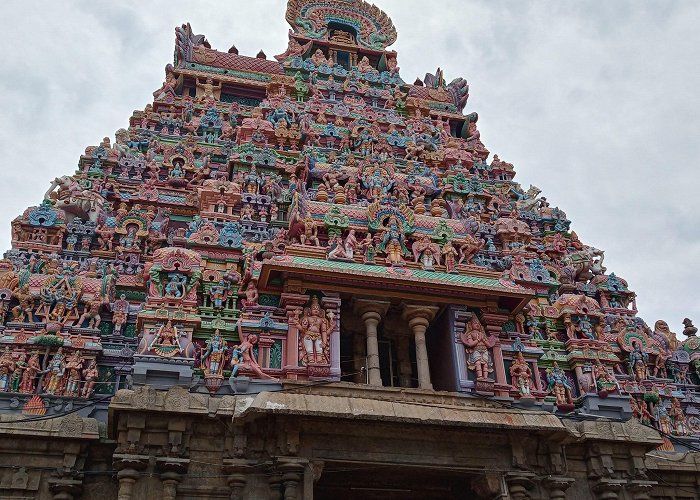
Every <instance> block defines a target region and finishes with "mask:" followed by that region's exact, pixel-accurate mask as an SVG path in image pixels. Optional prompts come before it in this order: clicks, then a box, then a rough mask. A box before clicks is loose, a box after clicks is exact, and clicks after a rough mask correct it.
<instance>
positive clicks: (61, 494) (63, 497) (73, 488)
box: [49, 479, 83, 500]
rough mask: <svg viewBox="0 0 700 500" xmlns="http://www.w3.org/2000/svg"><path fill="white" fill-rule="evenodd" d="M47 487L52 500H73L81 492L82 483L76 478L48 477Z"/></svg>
mask: <svg viewBox="0 0 700 500" xmlns="http://www.w3.org/2000/svg"><path fill="white" fill-rule="evenodd" d="M49 489H50V490H51V493H53V500H73V499H74V498H77V497H78V496H79V495H80V493H81V492H82V490H83V484H82V481H79V480H76V479H50V480H49Z"/></svg>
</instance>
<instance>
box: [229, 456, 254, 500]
mask: <svg viewBox="0 0 700 500" xmlns="http://www.w3.org/2000/svg"><path fill="white" fill-rule="evenodd" d="M223 465H224V467H223V470H224V473H225V474H227V477H226V481H227V482H228V486H229V488H230V489H231V495H230V496H229V498H230V499H231V500H244V499H245V497H244V496H243V495H244V492H245V485H246V483H247V482H248V476H247V473H248V471H249V470H250V467H251V466H252V465H253V463H252V462H250V461H248V460H243V459H239V458H227V459H225V460H224V463H223Z"/></svg>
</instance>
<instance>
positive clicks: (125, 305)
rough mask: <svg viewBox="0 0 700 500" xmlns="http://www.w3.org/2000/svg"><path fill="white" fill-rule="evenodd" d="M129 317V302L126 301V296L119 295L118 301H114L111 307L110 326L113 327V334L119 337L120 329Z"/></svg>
mask: <svg viewBox="0 0 700 500" xmlns="http://www.w3.org/2000/svg"><path fill="white" fill-rule="evenodd" d="M128 316H129V302H128V301H127V300H126V295H124V294H123V293H122V294H121V295H119V299H117V300H115V301H114V304H113V305H112V324H113V325H114V330H113V332H112V333H113V334H114V335H121V334H122V329H123V328H124V325H125V324H126V321H127V319H128Z"/></svg>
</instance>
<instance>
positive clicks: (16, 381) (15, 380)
mask: <svg viewBox="0 0 700 500" xmlns="http://www.w3.org/2000/svg"><path fill="white" fill-rule="evenodd" d="M26 369H27V355H26V354H25V353H23V352H22V353H20V355H19V358H17V361H16V362H15V369H14V370H13V372H12V377H10V391H12V392H19V386H20V384H21V382H22V376H23V374H24V370H26Z"/></svg>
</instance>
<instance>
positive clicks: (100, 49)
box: [0, 0, 700, 330]
mask: <svg viewBox="0 0 700 500" xmlns="http://www.w3.org/2000/svg"><path fill="white" fill-rule="evenodd" d="M375 3H377V4H378V5H379V7H380V8H383V9H384V10H385V11H386V12H387V13H388V14H389V15H390V16H391V17H392V19H393V20H394V23H395V25H396V26H397V29H398V32H399V38H398V41H397V43H396V44H395V45H394V47H392V48H394V49H395V50H397V51H398V52H399V65H400V66H401V73H402V76H403V78H404V79H405V80H406V81H409V82H412V81H413V80H414V79H415V78H416V77H421V78H422V77H423V75H424V74H425V73H426V72H427V71H429V72H433V71H434V70H435V69H436V68H437V67H438V66H440V67H442V68H443V70H444V71H445V76H446V78H447V79H448V80H450V79H452V78H456V77H458V76H463V77H465V78H467V79H468V81H469V83H470V94H471V97H470V101H469V104H468V110H469V111H478V112H479V116H480V119H479V128H480V130H481V134H482V138H483V139H484V142H485V143H486V145H487V146H488V147H489V149H490V150H491V151H492V152H495V153H498V154H499V156H501V157H502V158H503V159H505V160H507V161H510V162H513V163H514V164H515V166H516V169H517V171H518V175H517V177H516V180H518V181H519V182H521V183H522V184H524V185H529V184H530V183H532V184H535V185H537V186H539V187H541V188H542V189H543V190H544V193H543V194H544V195H545V196H546V197H547V199H548V200H549V201H550V202H551V203H552V204H556V205H558V206H559V207H560V208H562V209H563V210H564V211H565V212H566V213H567V215H568V216H569V218H570V219H571V220H572V221H573V224H572V227H573V229H574V230H576V232H577V233H578V234H579V236H580V237H581V238H582V239H583V240H584V241H586V242H588V243H590V244H593V245H595V246H597V247H599V248H604V249H606V250H607V252H606V265H607V266H608V269H609V270H610V271H615V273H616V274H618V275H620V276H623V277H624V278H626V279H627V280H628V281H629V283H630V286H631V287H632V288H633V289H634V290H636V291H637V293H638V296H639V299H638V306H639V308H640V315H641V316H642V317H643V318H644V319H645V320H646V321H647V322H652V323H653V321H654V320H656V319H658V318H664V319H666V320H667V321H668V322H669V324H671V325H672V326H673V328H675V329H676V330H680V321H681V319H682V318H683V317H684V316H690V317H695V318H696V319H697V320H700V303H699V301H698V299H697V291H696V290H697V288H698V287H697V284H696V280H697V279H698V277H699V274H700V273H699V272H698V271H699V269H700V264H699V262H700V224H698V222H697V220H696V213H697V208H696V205H697V201H696V200H697V198H698V196H697V190H698V184H699V181H700V174H699V173H698V169H697V161H698V160H697V159H698V158H699V157H700V143H699V142H698V140H697V138H698V137H699V136H700V118H699V117H700V94H698V92H697V88H700V69H699V68H698V66H697V64H696V61H698V60H700V57H699V56H700V30H698V29H697V26H698V25H700V4H697V3H696V2H685V1H652V0H649V1H644V2H637V1H631V0H630V1H616V2H600V1H583V2H580V1H573V0H569V1H556V2H555V1H544V2H511V1H485V0H484V1H463V0H444V1H440V2H430V3H429V2H425V1H424V0H375ZM285 4H286V2H284V1H283V0H264V1H256V2H249V1H244V0H230V1H228V2H205V1H188V2H186V1H183V0H172V1H169V2H165V1H150V2H141V1H136V0H127V1H124V2H119V3H114V2H103V1H63V2H49V1H45V2H39V3H36V2H32V3H31V4H30V3H28V2H24V1H21V2H20V1H9V2H5V3H4V4H3V6H4V14H5V27H6V28H5V29H6V33H5V35H6V39H8V40H11V41H12V42H11V47H12V49H11V50H9V51H6V52H5V54H4V56H3V59H4V60H3V65H2V67H0V82H2V83H0V109H2V110H3V117H4V118H5V119H4V120H1V121H0V151H2V156H0V171H1V172H2V174H3V181H4V182H3V183H0V199H2V200H3V204H2V205H1V206H0V243H2V245H1V246H2V247H4V248H6V247H8V246H9V221H10V220H11V219H12V218H14V217H15V216H16V215H18V214H19V213H21V212H22V210H23V209H24V208H25V207H26V206H28V205H35V204H37V203H38V202H39V201H40V199H41V195H42V193H43V192H44V191H45V188H46V186H47V185H48V182H49V180H50V179H51V178H52V177H54V176H57V175H63V174H66V173H70V172H72V171H73V170H74V169H75V165H76V162H77V159H78V156H79V154H80V153H81V152H82V151H83V150H84V148H85V147H86V146H87V145H90V144H96V143H98V142H99V141H100V140H101V138H102V137H103V136H105V135H109V136H113V133H114V131H115V130H116V129H117V128H119V127H123V126H125V125H126V124H127V123H128V118H129V116H130V114H131V112H132V110H133V109H137V108H139V109H142V108H143V106H144V105H145V104H146V103H147V102H149V98H150V95H151V92H152V91H153V90H154V89H155V88H157V87H158V86H159V85H160V83H161V81H162V79H163V67H164V66H165V64H167V63H168V62H170V61H171V60H172V52H173V45H174V31H173V30H174V27H175V26H177V25H179V24H182V23H183V22H187V21H189V22H191V24H192V26H193V28H194V29H195V31H197V32H198V33H204V34H206V35H207V37H208V39H209V40H210V42H211V43H212V45H213V46H214V47H216V48H219V49H221V50H227V49H228V47H229V46H230V45H231V44H232V43H235V44H236V46H237V47H238V48H239V50H240V51H241V53H242V54H249V55H254V54H256V53H257V51H258V50H260V49H261V48H262V49H263V50H264V51H265V53H266V54H267V55H268V57H271V56H272V55H274V54H276V53H279V52H282V51H283V50H284V48H285V47H286V33H287V29H288V27H287V25H286V23H285V21H284V9H285ZM30 20H31V21H30Z"/></svg>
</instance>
